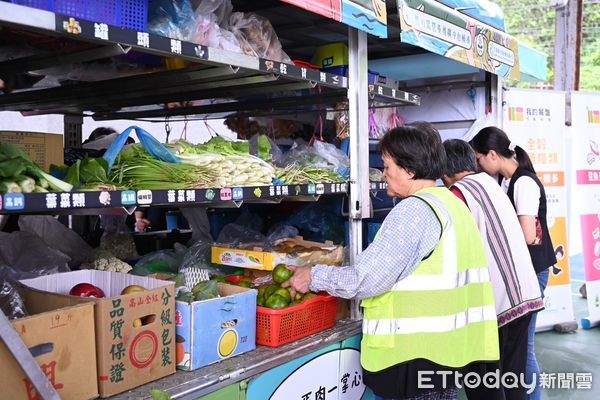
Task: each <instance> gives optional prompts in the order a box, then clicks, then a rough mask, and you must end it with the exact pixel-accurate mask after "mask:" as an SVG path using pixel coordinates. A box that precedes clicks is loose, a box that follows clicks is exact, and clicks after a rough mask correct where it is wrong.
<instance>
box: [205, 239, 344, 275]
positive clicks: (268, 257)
mask: <svg viewBox="0 0 600 400" xmlns="http://www.w3.org/2000/svg"><path fill="white" fill-rule="evenodd" d="M343 259H344V248H343V247H342V246H336V245H334V244H333V242H331V241H326V242H325V243H319V242H311V241H307V240H304V239H302V237H295V238H286V239H282V240H279V241H277V242H276V243H275V244H274V245H273V246H272V248H271V249H265V247H264V246H262V245H249V246H246V247H244V248H234V247H229V246H227V245H219V244H217V245H215V246H212V248H211V262H213V263H214V264H221V265H229V266H231V267H241V268H252V269H258V270H266V271H272V270H273V268H275V266H276V265H277V264H286V265H298V266H312V265H316V264H327V265H339V264H341V263H342V261H343Z"/></svg>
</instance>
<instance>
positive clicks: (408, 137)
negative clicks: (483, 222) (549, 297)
mask: <svg viewBox="0 0 600 400" xmlns="http://www.w3.org/2000/svg"><path fill="white" fill-rule="evenodd" d="M379 150H380V151H381V153H382V158H383V163H384V177H385V179H386V182H387V184H388V189H387V190H388V194H389V195H390V196H396V197H399V198H401V199H402V201H401V202H400V203H399V204H397V205H396V206H395V207H394V209H393V210H392V211H391V212H390V213H389V215H388V216H387V218H386V219H385V221H384V222H383V225H382V227H381V230H380V232H379V233H378V234H377V237H376V238H375V240H374V242H373V243H372V244H371V245H370V246H369V247H368V248H367V249H366V250H365V251H364V252H363V253H361V254H360V255H359V256H358V257H357V259H356V263H355V265H351V266H346V267H341V268H339V267H332V266H326V265H317V266H314V267H292V269H293V270H294V271H295V273H294V275H293V277H292V278H291V279H290V280H289V281H288V282H287V285H290V286H291V287H292V288H293V289H294V290H296V291H298V292H301V293H304V292H307V291H309V290H313V291H327V292H328V293H330V294H332V295H334V296H338V297H344V298H356V299H362V304H361V305H362V307H363V308H364V320H363V339H362V343H361V364H362V366H363V369H364V382H365V384H366V385H367V386H369V387H370V388H371V389H372V390H373V391H374V392H375V394H376V395H378V396H380V397H383V398H387V399H399V398H418V399H421V398H422V399H425V398H426V399H454V398H455V397H456V387H455V386H454V381H455V380H454V379H453V378H452V376H450V377H448V376H446V375H443V373H448V374H450V373H453V372H455V371H457V370H461V369H462V368H463V367H465V366H467V365H468V364H471V363H473V362H477V361H494V360H498V357H499V353H498V332H497V323H496V311H495V308H494V295H493V290H492V286H491V283H490V281H489V272H488V265H487V260H486V255H485V249H484V247H483V243H482V241H481V237H480V236H479V231H478V230H477V226H476V224H475V221H474V220H473V217H472V216H471V214H470V213H469V210H468V209H467V207H466V206H465V205H464V204H463V203H462V202H461V201H460V200H458V198H457V197H456V196H454V195H453V194H452V193H451V192H450V191H449V190H448V189H446V188H443V187H436V180H437V179H439V178H441V177H442V173H443V168H444V165H445V153H444V147H443V146H442V142H441V139H440V136H439V134H438V133H437V131H435V130H432V129H427V128H426V127H425V126H422V125H419V126H417V127H402V128H396V129H393V130H391V131H390V132H388V133H387V134H386V135H385V136H384V137H383V139H382V140H381V142H380V143H379Z"/></svg>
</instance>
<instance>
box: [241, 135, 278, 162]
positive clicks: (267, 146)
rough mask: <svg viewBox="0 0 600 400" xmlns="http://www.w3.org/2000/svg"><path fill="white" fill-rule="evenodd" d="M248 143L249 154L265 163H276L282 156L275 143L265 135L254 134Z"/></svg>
mask: <svg viewBox="0 0 600 400" xmlns="http://www.w3.org/2000/svg"><path fill="white" fill-rule="evenodd" d="M248 143H249V144H250V154H252V155H253V156H256V157H260V158H262V159H263V160H265V161H273V162H274V163H277V162H278V161H279V160H281V157H282V156H283V152H282V151H281V149H280V148H279V146H278V145H277V143H275V141H274V140H273V139H271V138H270V137H268V136H267V135H263V134H256V135H254V136H252V137H251V138H250V140H248Z"/></svg>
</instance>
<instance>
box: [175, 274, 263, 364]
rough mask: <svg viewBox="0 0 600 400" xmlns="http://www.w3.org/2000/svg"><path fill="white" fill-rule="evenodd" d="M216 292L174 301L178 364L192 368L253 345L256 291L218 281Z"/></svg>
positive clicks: (229, 355)
mask: <svg viewBox="0 0 600 400" xmlns="http://www.w3.org/2000/svg"><path fill="white" fill-rule="evenodd" d="M218 289H219V294H220V295H221V296H222V297H217V298H214V299H210V300H203V301H195V302H193V303H191V304H189V303H186V302H183V301H177V302H176V303H177V317H176V318H175V319H176V321H177V368H178V369H182V370H186V371H191V370H194V369H197V368H200V367H204V366H205V365H208V364H212V363H215V362H217V361H221V360H222V359H225V358H229V357H232V356H235V355H238V354H241V353H245V352H247V351H251V350H254V349H255V348H256V296H257V291H256V290H254V289H247V288H243V287H239V286H233V285H226V284H223V283H219V284H218Z"/></svg>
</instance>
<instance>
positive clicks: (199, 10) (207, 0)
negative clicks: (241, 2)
mask: <svg viewBox="0 0 600 400" xmlns="http://www.w3.org/2000/svg"><path fill="white" fill-rule="evenodd" d="M192 6H193V7H195V10H196V16H198V15H209V14H212V15H214V16H215V18H214V21H215V23H216V24H217V25H218V26H221V27H223V28H227V26H228V24H229V18H230V17H231V13H232V12H233V5H232V4H231V0H193V1H192Z"/></svg>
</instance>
